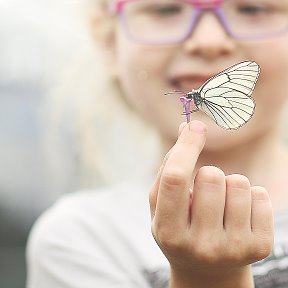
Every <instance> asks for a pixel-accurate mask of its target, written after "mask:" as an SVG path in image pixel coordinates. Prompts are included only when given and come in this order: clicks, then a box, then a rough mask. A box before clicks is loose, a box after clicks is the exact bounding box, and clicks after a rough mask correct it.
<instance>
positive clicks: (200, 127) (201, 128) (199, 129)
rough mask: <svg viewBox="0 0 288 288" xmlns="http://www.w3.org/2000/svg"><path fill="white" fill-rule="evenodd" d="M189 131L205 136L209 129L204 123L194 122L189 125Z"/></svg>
mask: <svg viewBox="0 0 288 288" xmlns="http://www.w3.org/2000/svg"><path fill="white" fill-rule="evenodd" d="M189 130H191V131H193V132H196V133H199V134H203V133H205V132H206V130H207V127H206V125H205V124H204V123H203V122H200V121H197V120H194V121H191V122H190V123H189Z"/></svg>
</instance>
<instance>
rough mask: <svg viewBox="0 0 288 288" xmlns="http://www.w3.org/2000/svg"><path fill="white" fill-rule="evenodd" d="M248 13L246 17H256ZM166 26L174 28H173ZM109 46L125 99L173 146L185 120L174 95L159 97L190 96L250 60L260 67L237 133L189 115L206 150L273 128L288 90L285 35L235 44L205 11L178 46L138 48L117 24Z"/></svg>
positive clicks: (201, 115)
mask: <svg viewBox="0 0 288 288" xmlns="http://www.w3.org/2000/svg"><path fill="white" fill-rule="evenodd" d="M141 1H145V0H141ZM231 1H234V0H231ZM235 1H237V0H235ZM271 1H272V2H273V1H275V0H271ZM281 1H282V2H283V0H281ZM170 2H171V1H170ZM172 2H173V1H172ZM174 2H175V1H174ZM244 2H245V1H244ZM248 2H251V1H248ZM252 2H253V1H252ZM262 2H263V1H262ZM266 2H267V1H266ZM276 2H277V1H276ZM284 2H285V1H284ZM285 3H286V2H285ZM256 8H257V7H256ZM281 8H283V7H282V6H281ZM250 10H251V9H250ZM250 10H249V11H248V12H249V13H258V11H256V12H255V11H254V10H251V11H250ZM166 12H167V13H170V12H171V11H170V10H169V11H166ZM287 17H288V13H287ZM265 19H267V18H265ZM265 21H266V20H265ZM167 25H169V23H168V22H167ZM170 26H171V29H173V28H172V27H173V23H172V24H171V25H170ZM252 28H253V25H252V24H251V29H252ZM163 29H170V27H168V26H166V27H164V28H163ZM163 33H164V32H163ZM114 43H115V47H114V53H115V63H114V67H115V71H116V72H115V73H116V75H117V77H118V79H119V80H120V83H121V86H122V88H123V90H124V94H125V97H126V100H128V101H129V103H130V104H131V105H132V106H133V108H135V109H136V110H137V112H138V113H140V114H141V115H142V116H143V117H145V118H146V119H148V120H149V121H150V122H152V124H153V125H154V126H155V127H156V128H157V129H158V130H159V132H160V133H161V135H162V136H163V137H164V139H166V140H168V141H173V142H174V141H175V139H176V136H177V131H178V125H179V123H180V122H183V121H185V119H186V118H185V116H183V115H181V114H182V112H183V107H182V105H181V103H180V101H179V95H178V96H177V94H176V95H169V96H164V93H165V92H170V91H173V90H176V89H177V90H179V89H180V90H182V91H185V92H188V91H191V90H192V89H193V88H198V87H199V86H200V85H201V84H202V83H203V82H204V81H206V80H207V79H208V78H209V77H211V76H212V75H214V74H216V73H218V72H220V71H221V70H223V69H225V68H228V67H229V66H232V65H233V64H236V63H238V62H241V61H244V60H254V61H256V62H257V63H258V64H259V65H260V67H261V73H260V77H259V79H258V82H257V84H256V88H255V90H254V92H253V94H252V96H253V97H254V98H255V101H256V110H255V114H254V115H253V117H252V119H251V120H250V121H249V122H248V123H247V124H246V125H245V126H244V127H241V128H240V129H239V130H237V131H226V130H223V129H222V128H220V127H218V126H217V125H216V124H215V122H214V121H213V120H211V119H210V118H209V117H208V116H206V115H205V114H204V113H203V112H200V111H199V112H197V113H194V114H193V115H191V119H199V120H202V121H203V122H205V123H206V124H207V126H208V139H207V143H206V146H205V147H206V149H208V150H219V149H227V148H231V147H233V146H237V145H243V144H245V143H247V142H248V141H251V140H256V139H257V138H259V137H260V136H261V135H266V134H267V135H269V133H270V132H272V131H273V130H274V129H275V128H278V124H279V118H280V114H281V113H280V111H281V110H282V107H283V106H284V102H285V101H286V98H287V96H286V93H287V92H286V91H287V89H288V81H287V79H286V78H287V75H288V53H287V47H288V33H286V34H283V35H281V36H277V37H273V38H272V37H270V38H268V39H264V40H263V39H262V40H250V41H247V40H246V41H237V40H235V39H234V38H233V37H231V36H229V35H228V34H227V32H226V30H225V29H224V27H223V25H222V24H221V22H220V21H219V19H218V17H217V16H216V15H215V14H214V13H211V12H210V11H207V12H204V13H203V14H202V15H201V17H200V18H199V20H198V22H197V24H196V26H195V29H194V31H193V33H191V34H190V36H189V37H188V38H187V39H186V40H185V41H183V42H181V43H179V44H169V45H145V44H139V43H136V42H133V41H132V40H130V39H128V37H127V36H126V34H125V32H124V30H123V29H122V26H121V25H118V26H117V27H116V33H115V42H114ZM265 133H266V134H265Z"/></svg>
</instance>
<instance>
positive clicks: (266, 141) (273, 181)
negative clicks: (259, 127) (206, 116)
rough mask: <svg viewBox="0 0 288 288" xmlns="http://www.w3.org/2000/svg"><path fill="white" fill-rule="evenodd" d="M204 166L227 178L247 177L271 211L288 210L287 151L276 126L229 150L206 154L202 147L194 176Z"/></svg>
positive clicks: (207, 152) (206, 151)
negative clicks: (263, 193) (262, 191)
mask: <svg viewBox="0 0 288 288" xmlns="http://www.w3.org/2000/svg"><path fill="white" fill-rule="evenodd" d="M167 151H168V149H167ZM206 165H213V166H216V167H219V168H220V169H221V170H223V171H224V173H225V174H226V175H229V174H242V175H245V176H247V177H248V178H249V180H250V183H251V185H252V186H255V185H259V186H263V187H265V188H266V189H267V190H268V192H269V194H270V197H271V201H272V205H273V207H274V209H276V210H279V209H288V177H287V176H288V175H287V174H288V149H287V147H285V146H284V145H283V144H282V143H281V141H279V130H278V129H277V128H276V127H275V128H274V129H271V131H270V132H269V133H268V132H267V131H266V132H265V134H263V135H260V136H259V137H258V138H253V140H251V141H250V142H249V143H246V144H243V145H239V146H237V147H232V148H231V149H226V150H218V151H208V150H207V149H206V150H205V148H204V150H203V151H202V153H201V154H200V157H199V159H198V162H197V167H196V169H195V173H196V172H197V171H198V169H199V168H200V167H202V166H206Z"/></svg>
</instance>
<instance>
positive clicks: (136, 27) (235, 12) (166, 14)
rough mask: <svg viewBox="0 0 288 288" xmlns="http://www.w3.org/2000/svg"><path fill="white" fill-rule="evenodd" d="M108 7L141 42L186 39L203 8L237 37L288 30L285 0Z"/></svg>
mask: <svg viewBox="0 0 288 288" xmlns="http://www.w3.org/2000/svg"><path fill="white" fill-rule="evenodd" d="M111 11H112V13H114V14H118V15H119V18H120V22H121V24H122V26H123V28H124V30H125V31H126V33H127V35H128V37H129V38H130V39H131V40H134V41H136V42H139V43H143V44H157V45H159V44H173V43H179V42H182V41H184V40H186V39H187V38H188V37H189V36H190V35H191V34H192V33H193V31H194V29H195V27H196V25H197V23H198V20H199V19H200V17H201V15H202V13H203V12H212V13H214V14H215V15H216V17H217V18H218V20H219V22H220V23H221V24H222V26H223V28H224V30H225V31H226V33H227V34H228V35H230V36H231V37H233V38H236V39H239V40H257V39H263V38H270V37H275V36H279V35H281V34H284V33H286V32H288V0H118V1H115V2H114V3H113V5H112V6H111ZM207 37H209V35H207Z"/></svg>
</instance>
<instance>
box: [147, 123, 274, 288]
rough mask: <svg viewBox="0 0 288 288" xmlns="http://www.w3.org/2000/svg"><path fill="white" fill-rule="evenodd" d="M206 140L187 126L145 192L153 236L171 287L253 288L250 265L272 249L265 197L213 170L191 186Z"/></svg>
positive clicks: (201, 129)
mask: <svg viewBox="0 0 288 288" xmlns="http://www.w3.org/2000/svg"><path fill="white" fill-rule="evenodd" d="M182 127H183V125H182ZM205 139H206V127H205V126H204V124H203V123H202V122H199V121H192V122H190V123H189V124H187V125H186V126H185V127H184V128H183V131H182V133H181V134H180V136H179V139H178V141H177V142H176V144H175V145H174V147H173V148H172V149H171V150H170V151H169V153H168V154H167V156H166V157H165V159H164V163H163V165H162V167H161V169H160V171H159V173H158V176H157V180H156V182H155V184H154V186H153V188H152V191H151V193H150V207H151V215H152V233H153V236H154V238H155V240H156V242H157V244H158V245H159V247H160V248H161V250H162V251H163V253H164V254H165V256H166V257H167V259H168V260H169V262H170V266H171V279H170V285H171V287H181V288H186V287H195V288H196V287H209V288H212V287H221V288H225V287H234V288H236V287H245V288H246V287H253V281H252V276H251V271H250V265H249V264H250V263H252V262H255V261H258V260H260V259H263V258H265V257H266V256H268V255H269V254H270V252H271V249H272V246H273V219H272V207H271V203H270V200H269V196H268V193H267V192H266V190H265V189H264V188H262V187H251V186H250V183H249V180H248V179H247V178H246V177H245V176H242V175H229V176H225V175H224V173H223V172H222V170H220V169H218V168H216V167H212V166H205V167H202V168H201V169H199V171H198V172H197V174H196V176H195V179H194V181H193V176H192V175H195V174H193V173H194V169H195V164H196V162H197V159H198V156H199V154H200V152H201V150H202V149H203V147H204V143H205Z"/></svg>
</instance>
